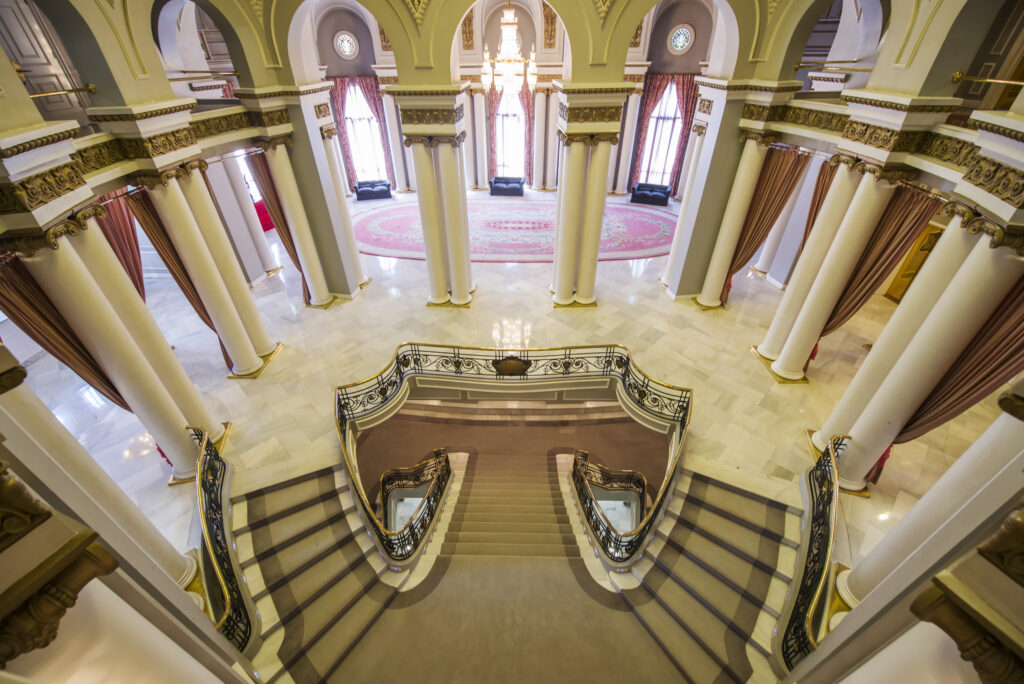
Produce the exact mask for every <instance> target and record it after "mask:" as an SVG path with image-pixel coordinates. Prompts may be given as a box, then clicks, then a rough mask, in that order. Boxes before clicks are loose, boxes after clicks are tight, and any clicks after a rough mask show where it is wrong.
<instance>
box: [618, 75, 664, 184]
mask: <svg viewBox="0 0 1024 684" xmlns="http://www.w3.org/2000/svg"><path fill="white" fill-rule="evenodd" d="M671 82H672V74H647V76H646V78H644V94H643V96H642V97H641V98H640V112H639V114H638V116H637V132H636V143H635V145H634V146H633V162H632V168H633V171H632V172H631V173H630V176H629V187H630V188H632V187H633V186H634V185H635V184H636V181H637V179H638V178H639V177H640V161H641V158H642V157H643V154H644V143H645V142H647V127H648V126H649V125H650V123H651V114H652V113H653V112H654V109H655V107H657V106H658V100H660V99H661V96H662V95H664V94H665V88H668V84H669V83H671ZM623 144H626V145H628V144H629V141H623Z"/></svg>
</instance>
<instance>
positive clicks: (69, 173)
mask: <svg viewBox="0 0 1024 684" xmlns="http://www.w3.org/2000/svg"><path fill="white" fill-rule="evenodd" d="M84 185H85V179H84V178H83V177H82V172H81V170H80V169H79V167H78V164H76V163H75V162H73V161H71V162H67V163H65V164H61V165H59V166H55V167H53V168H52V169H47V170H46V171H43V172H42V173H37V174H35V175H33V176H28V177H27V178H22V179H21V180H19V181H15V182H14V183H10V184H4V185H0V214H16V213H20V212H24V211H32V210H33V209H37V208H38V207H41V206H43V205H44V204H46V203H48V202H52V201H53V200H55V199H57V198H59V197H63V196H64V195H67V194H68V193H70V192H72V191H73V190H76V189H77V188H81V187H83V186H84Z"/></svg>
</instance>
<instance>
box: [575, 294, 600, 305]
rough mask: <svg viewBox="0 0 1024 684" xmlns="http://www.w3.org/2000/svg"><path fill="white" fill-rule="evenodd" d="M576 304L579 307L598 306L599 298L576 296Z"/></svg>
mask: <svg viewBox="0 0 1024 684" xmlns="http://www.w3.org/2000/svg"><path fill="white" fill-rule="evenodd" d="M576 303H577V304H578V305H579V306H597V297H580V296H579V295H576Z"/></svg>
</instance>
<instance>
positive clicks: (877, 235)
mask: <svg viewBox="0 0 1024 684" xmlns="http://www.w3.org/2000/svg"><path fill="white" fill-rule="evenodd" d="M941 206H942V201H941V200H939V199H936V198H934V197H932V196H930V195H927V194H925V193H923V192H921V191H920V190H916V189H914V188H907V187H900V188H897V189H896V192H895V193H893V196H892V199H890V200H889V204H887V205H886V207H885V211H883V212H882V216H881V217H880V218H879V219H878V223H877V224H876V225H875V231H874V233H872V235H871V239H870V240H869V242H868V245H867V247H865V248H864V252H863V253H862V254H861V255H860V259H859V260H858V261H857V265H856V266H855V267H854V270H853V274H852V275H851V276H850V279H849V280H848V281H846V287H845V288H843V293H842V294H841V295H840V296H839V301H838V302H837V303H836V306H835V308H834V309H833V310H832V314H831V315H830V316H829V319H828V323H826V324H825V328H824V330H822V332H821V334H822V336H823V337H824V336H825V335H828V334H829V333H831V332H833V331H834V330H836V329H837V328H839V327H840V326H841V325H843V323H846V321H848V320H850V318H852V317H853V315H854V314H855V313H857V312H858V311H859V310H860V308H861V307H862V306H864V304H865V303H866V302H867V301H868V299H870V298H871V295H873V294H874V293H875V292H876V291H877V290H878V288H879V287H881V286H882V283H883V282H884V281H885V279H886V277H887V276H888V275H889V272H890V271H892V269H894V268H895V267H896V265H897V264H898V263H899V262H900V260H902V259H903V256H904V255H905V254H906V252H907V250H908V249H910V246H911V245H913V244H914V240H916V239H917V236H918V235H920V234H921V231H922V230H923V229H924V227H925V226H927V225H928V221H929V220H930V219H931V218H932V216H934V215H935V212H936V211H938V210H939V207H941Z"/></svg>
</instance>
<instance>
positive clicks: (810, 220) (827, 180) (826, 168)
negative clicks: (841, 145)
mask: <svg viewBox="0 0 1024 684" xmlns="http://www.w3.org/2000/svg"><path fill="white" fill-rule="evenodd" d="M838 169H839V165H838V164H830V163H829V162H825V163H824V164H822V165H821V168H819V169H818V179H817V180H816V181H815V182H814V192H813V193H812V194H811V206H810V208H809V210H808V212H807V223H805V224H804V237H803V239H802V240H801V241H800V249H798V250H797V253H796V257H795V258H794V259H793V263H796V260H797V259H799V258H800V253H801V252H803V251H804V245H806V244H807V238H808V237H810V235H811V228H813V227H814V222H815V220H817V218H818V212H820V211H821V205H822V204H824V203H825V195H827V194H828V189H829V187H830V186H831V185H832V179H833V178H835V177H836V171H837V170H838Z"/></svg>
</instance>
